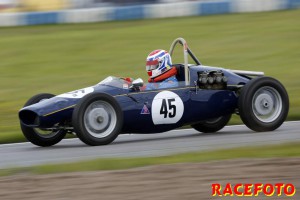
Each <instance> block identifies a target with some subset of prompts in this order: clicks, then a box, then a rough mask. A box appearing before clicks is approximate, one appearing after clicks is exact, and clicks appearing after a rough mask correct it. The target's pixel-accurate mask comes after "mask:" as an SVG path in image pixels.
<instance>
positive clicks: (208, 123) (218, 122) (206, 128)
mask: <svg viewBox="0 0 300 200" xmlns="http://www.w3.org/2000/svg"><path fill="white" fill-rule="evenodd" d="M230 118H231V114H229V115H224V116H221V117H218V118H213V119H209V120H205V121H200V122H198V123H197V124H193V125H192V128H194V129H196V130H197V131H199V132H203V133H214V132H217V131H219V130H221V129H222V128H224V126H226V124H227V123H228V122H229V120H230Z"/></svg>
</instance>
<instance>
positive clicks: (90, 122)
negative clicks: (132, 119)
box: [72, 93, 123, 146]
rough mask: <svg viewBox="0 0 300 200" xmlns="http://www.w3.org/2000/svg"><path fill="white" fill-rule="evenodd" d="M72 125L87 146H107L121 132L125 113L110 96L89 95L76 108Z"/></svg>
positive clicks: (100, 94) (101, 94)
mask: <svg viewBox="0 0 300 200" xmlns="http://www.w3.org/2000/svg"><path fill="white" fill-rule="evenodd" d="M72 124H73V127H74V131H75V133H76V135H77V136H78V138H79V139H80V140H81V141H82V142H84V143H85V144H87V145H91V146H98V145H106V144H109V143H111V142H113V141H114V140H115V139H116V138H117V136H118V135H119V133H120V132H121V130H122V127H123V111H122V109H121V107H120V106H119V104H118V102H117V101H116V100H115V99H114V98H113V97H112V96H110V95H108V94H103V93H92V94H88V95H86V96H85V97H84V98H83V99H81V100H80V102H79V103H78V104H77V105H76V106H75V108H74V111H73V116H72Z"/></svg>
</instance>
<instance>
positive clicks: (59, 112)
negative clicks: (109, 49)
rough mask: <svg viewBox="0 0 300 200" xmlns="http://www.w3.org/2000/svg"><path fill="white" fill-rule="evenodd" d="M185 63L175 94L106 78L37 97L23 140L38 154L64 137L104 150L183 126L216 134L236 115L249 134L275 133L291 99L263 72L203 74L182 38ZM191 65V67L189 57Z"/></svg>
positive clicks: (214, 70)
mask: <svg viewBox="0 0 300 200" xmlns="http://www.w3.org/2000/svg"><path fill="white" fill-rule="evenodd" d="M177 44H180V45H182V47H183V55H184V63H182V64H174V66H175V67H176V69H177V74H176V77H177V79H178V81H179V86H178V87H174V88H164V89H153V90H141V87H142V86H143V85H144V83H143V81H142V80H141V79H136V80H134V81H132V82H130V81H128V80H126V79H124V78H118V77H113V76H109V77H107V78H106V79H104V80H103V81H101V82H100V83H98V84H96V85H94V86H91V87H87V88H83V89H79V90H76V91H72V92H68V93H64V94H61V95H58V96H55V95H52V94H48V93H42V94H37V95H35V96H33V97H32V98H30V99H29V100H28V101H27V102H26V104H25V105H24V107H23V108H22V109H21V110H20V111H19V119H20V124H21V129H22V132H23V134H24V136H25V137H26V138H27V139H28V140H29V141H30V142H31V143H33V144H35V145H38V146H51V145H54V144H56V143H58V142H60V141H61V140H62V139H63V138H64V137H65V135H66V134H67V133H75V134H76V136H78V138H79V139H80V140H82V141H83V142H84V143H86V144H88V145H105V144H109V143H111V142H112V141H114V140H115V138H116V137H117V136H118V135H119V134H123V133H142V134H145V133H159V132H164V131H169V130H172V129H175V128H178V127H181V126H183V125H191V127H193V128H194V129H196V130H197V131H199V132H216V131H219V130H220V129H222V128H223V127H224V126H225V125H226V124H227V123H228V121H229V120H230V118H231V115H232V114H238V115H239V116H240V117H241V119H242V121H243V122H244V124H245V125H246V126H247V127H249V128H250V129H252V130H254V131H259V132H261V131H272V130H275V129H277V128H278V127H279V126H280V125H281V124H282V123H283V122H284V120H285V119H286V117H287V114H288V110H289V99H288V94H287V92H286V90H285V88H284V87H283V85H282V84H281V83H280V82H279V81H277V80H275V79H274V78H271V77H266V76H264V73H263V72H255V71H242V70H229V69H224V68H218V67H209V66H204V65H202V64H201V63H200V61H199V60H198V59H197V57H196V56H195V55H194V54H193V53H192V51H191V50H190V48H189V47H188V45H187V43H186V41H185V40H184V39H183V38H177V39H176V40H174V42H173V43H172V45H171V48H170V51H169V53H170V55H172V53H173V50H174V48H175V46H176V45H177ZM189 56H190V57H191V58H192V59H193V61H194V63H195V64H189V62H188V57H189Z"/></svg>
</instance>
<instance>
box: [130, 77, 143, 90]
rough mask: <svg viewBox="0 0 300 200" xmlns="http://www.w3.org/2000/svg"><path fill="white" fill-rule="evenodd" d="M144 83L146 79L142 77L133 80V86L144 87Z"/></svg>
mask: <svg viewBox="0 0 300 200" xmlns="http://www.w3.org/2000/svg"><path fill="white" fill-rule="evenodd" d="M143 85H144V81H143V79H141V78H138V79H135V80H134V81H132V86H133V87H134V88H137V87H143Z"/></svg>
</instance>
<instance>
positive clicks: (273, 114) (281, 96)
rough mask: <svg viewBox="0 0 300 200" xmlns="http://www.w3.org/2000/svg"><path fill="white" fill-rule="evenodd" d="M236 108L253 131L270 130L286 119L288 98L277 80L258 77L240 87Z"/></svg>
mask: <svg viewBox="0 0 300 200" xmlns="http://www.w3.org/2000/svg"><path fill="white" fill-rule="evenodd" d="M238 108H239V113H240V117H241V119H242V121H243V122H244V123H245V125H246V126H247V127H249V128H250V129H252V130H254V131H272V130H275V129H277V128H278V127H279V126H281V124H282V123H283V122H284V120H285V119H286V117H287V115H288V111H289V98H288V94H287V92H286V90H285V88H284V86H283V85H282V84H281V83H280V82H279V81H277V80H276V79H274V78H270V77H259V78H255V79H252V80H251V81H249V82H248V83H247V84H246V85H245V86H244V87H243V88H242V91H241V94H240V96H239V102H238Z"/></svg>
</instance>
